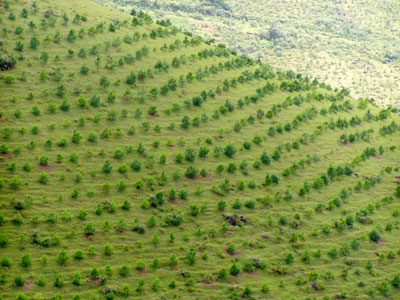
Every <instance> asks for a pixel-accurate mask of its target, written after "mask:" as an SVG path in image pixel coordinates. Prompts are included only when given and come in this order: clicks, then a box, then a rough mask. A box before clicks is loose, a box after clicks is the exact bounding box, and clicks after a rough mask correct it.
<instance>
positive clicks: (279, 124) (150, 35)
mask: <svg viewBox="0 0 400 300" xmlns="http://www.w3.org/2000/svg"><path fill="white" fill-rule="evenodd" d="M218 3H220V5H221V7H222V6H223V5H224V2H223V1H219V2H218ZM0 17H1V19H0V24H1V27H2V31H1V33H0V34H1V41H2V46H0V51H1V52H0V57H1V59H0V66H2V68H1V70H2V71H1V72H0V124H1V126H0V130H1V131H0V133H1V135H0V203H1V204H0V205H1V206H0V298H1V299H18V300H23V299H37V300H39V299H55V300H59V299H74V300H78V299H108V300H112V299H124V298H126V299H156V298H157V299H227V298H229V299H242V298H246V299H324V300H327V299H369V298H371V299H383V298H384V297H385V298H387V299H396V298H398V297H399V295H400V290H399V289H400V273H399V269H398V264H397V261H398V258H399V256H400V250H399V243H398V241H399V235H400V231H398V230H400V223H399V220H400V219H399V218H400V205H399V201H400V185H399V182H400V179H399V178H400V155H399V150H400V149H399V147H400V143H399V142H400V136H399V131H400V119H399V116H398V115H397V114H395V113H394V110H391V109H380V108H378V107H376V106H375V105H374V104H373V103H372V101H371V100H368V99H366V100H358V101H356V100H354V99H352V98H350V97H349V91H348V90H346V89H341V90H332V89H331V88H330V87H329V86H327V85H325V84H323V83H321V82H319V81H318V80H317V79H314V78H312V77H306V76H304V75H301V74H299V73H296V72H293V71H285V72H282V71H276V70H274V69H272V68H271V67H270V66H268V65H266V64H263V63H262V62H261V61H256V60H252V59H249V58H247V57H245V56H240V55H238V54H237V53H236V52H235V51H231V50H229V49H227V48H226V47H225V46H224V45H222V44H219V45H214V44H213V43H210V42H209V43H205V42H203V41H202V39H201V38H198V37H194V36H191V35H190V34H184V33H181V32H179V30H177V29H176V28H175V27H174V26H173V25H171V24H170V22H168V21H166V20H160V21H154V20H153V19H152V18H151V17H150V16H149V15H147V14H146V13H143V12H141V11H131V12H130V14H127V13H124V12H121V11H118V10H115V9H109V8H105V7H102V6H101V5H99V4H96V3H94V2H88V1H81V0H69V1H45V0H40V1H35V2H33V1H17V0H2V1H1V2H0ZM3 66H4V67H3Z"/></svg>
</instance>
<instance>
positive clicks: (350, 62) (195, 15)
mask: <svg viewBox="0 0 400 300" xmlns="http://www.w3.org/2000/svg"><path fill="white" fill-rule="evenodd" d="M99 2H103V3H106V4H110V5H115V6H116V7H118V8H124V7H127V8H130V7H131V5H132V4H133V6H134V7H135V8H137V7H140V8H143V9H145V10H147V11H148V12H149V13H153V14H154V15H155V16H157V17H162V18H170V19H171V20H172V21H173V22H174V24H177V25H178V26H181V27H183V28H185V29H186V30H189V31H194V32H195V33H196V34H200V35H202V36H206V37H208V38H216V39H217V40H218V41H221V42H224V43H226V44H227V45H229V46H230V47H232V48H234V49H238V50H239V51H241V52H244V53H248V54H249V55H250V56H252V57H256V58H262V59H263V60H265V61H266V62H268V63H269V64H271V65H272V66H274V67H276V68H282V69H293V70H294V71H296V72H301V73H303V74H308V75H311V76H317V77H318V78H319V79H321V80H324V81H326V82H327V83H329V84H332V85H333V86H337V87H341V86H344V87H347V88H350V89H351V92H352V95H353V96H354V97H356V98H358V97H373V98H375V99H376V101H377V104H379V105H381V106H384V105H395V104H396V101H398V98H399V94H398V92H397V89H396V83H397V81H398V72H397V71H396V70H397V68H398V66H399V54H400V49H399V47H398V44H399V25H398V22H397V20H398V18H399V15H398V12H399V4H398V2H397V1H383V2H382V1H380V2H377V1H340V2H337V1H330V2H326V1H286V2H282V1H258V0H257V1H252V0H251V1H237V0H225V1H221V2H222V3H225V4H226V5H227V8H226V7H225V6H223V7H221V6H220V5H218V4H217V3H216V4H212V3H213V2H212V1H187V0H180V1H157V0H154V1H153V0H146V1H132V0H122V1H116V0H113V1H109V0H107V1H104V0H99ZM177 7H178V8H179V9H176V8H177ZM271 28H274V29H275V30H277V32H279V34H280V37H279V38H277V39H272V40H271V39H268V35H269V31H270V30H271ZM386 54H389V56H386ZM388 57H393V58H394V57H396V58H394V59H392V60H387V58H388Z"/></svg>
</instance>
